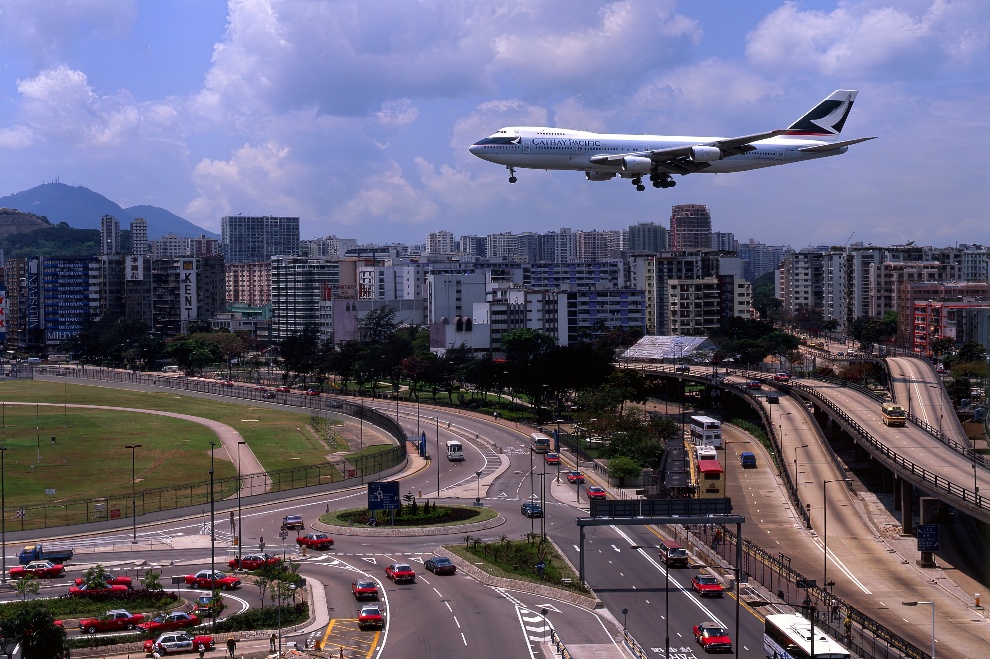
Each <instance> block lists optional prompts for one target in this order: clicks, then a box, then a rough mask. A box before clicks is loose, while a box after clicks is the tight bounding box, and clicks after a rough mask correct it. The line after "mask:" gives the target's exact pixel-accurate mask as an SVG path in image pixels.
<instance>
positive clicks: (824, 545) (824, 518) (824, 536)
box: [822, 478, 850, 607]
mask: <svg viewBox="0 0 990 659" xmlns="http://www.w3.org/2000/svg"><path fill="white" fill-rule="evenodd" d="M849 482H850V480H849V479H848V478H839V479H833V480H827V481H822V549H823V550H824V552H825V561H824V563H825V564H824V565H823V566H822V586H823V587H824V588H825V592H828V499H826V498H825V488H826V486H827V485H828V484H829V483H847V484H848V483H849ZM829 607H831V602H829Z"/></svg>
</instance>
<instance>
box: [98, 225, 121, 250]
mask: <svg viewBox="0 0 990 659" xmlns="http://www.w3.org/2000/svg"><path fill="white" fill-rule="evenodd" d="M111 254H120V220H118V219H117V218H115V217H114V216H113V215H104V216H103V217H101V218H100V256H109V255H111Z"/></svg>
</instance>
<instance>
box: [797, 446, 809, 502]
mask: <svg viewBox="0 0 990 659" xmlns="http://www.w3.org/2000/svg"><path fill="white" fill-rule="evenodd" d="M799 448H808V445H807V444H801V446H795V447H794V491H795V492H796V491H797V452H798V449H799Z"/></svg>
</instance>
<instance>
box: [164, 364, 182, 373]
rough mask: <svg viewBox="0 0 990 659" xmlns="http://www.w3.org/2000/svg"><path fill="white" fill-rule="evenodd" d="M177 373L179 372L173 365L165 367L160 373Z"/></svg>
mask: <svg viewBox="0 0 990 659" xmlns="http://www.w3.org/2000/svg"><path fill="white" fill-rule="evenodd" d="M178 372H179V367H178V366H175V365H171V366H166V367H165V368H163V369H162V373H178Z"/></svg>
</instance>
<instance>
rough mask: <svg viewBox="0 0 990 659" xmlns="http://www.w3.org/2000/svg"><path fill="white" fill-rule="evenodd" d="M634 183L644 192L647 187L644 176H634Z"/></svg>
mask: <svg viewBox="0 0 990 659" xmlns="http://www.w3.org/2000/svg"><path fill="white" fill-rule="evenodd" d="M632 184H633V185H635V186H636V189H637V190H639V191H640V192H642V191H643V190H645V189H646V187H645V186H644V185H643V178H642V177H640V176H637V177H636V178H634V179H633V180H632Z"/></svg>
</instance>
